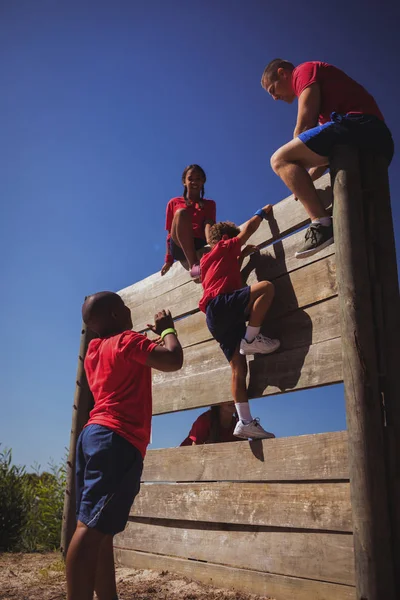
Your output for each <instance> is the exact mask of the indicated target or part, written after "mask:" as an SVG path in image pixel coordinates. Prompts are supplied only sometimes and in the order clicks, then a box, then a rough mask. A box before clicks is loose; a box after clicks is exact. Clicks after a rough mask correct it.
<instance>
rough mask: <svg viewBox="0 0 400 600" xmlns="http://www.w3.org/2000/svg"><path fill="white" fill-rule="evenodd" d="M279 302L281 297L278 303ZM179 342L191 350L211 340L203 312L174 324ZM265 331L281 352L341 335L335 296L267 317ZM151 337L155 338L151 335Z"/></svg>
mask: <svg viewBox="0 0 400 600" xmlns="http://www.w3.org/2000/svg"><path fill="white" fill-rule="evenodd" d="M276 301H277V302H279V300H278V298H277V300H276ZM175 328H176V330H177V332H178V335H179V341H180V343H181V344H182V347H183V348H188V347H190V346H194V345H196V344H200V343H202V342H206V341H209V340H211V339H213V338H212V336H211V333H210V332H209V330H208V327H207V324H206V318H205V315H204V314H203V313H202V312H197V313H194V314H193V315H190V316H188V317H185V318H184V319H181V320H180V321H177V322H176V323H175ZM262 332H263V333H265V334H267V335H270V336H271V337H277V338H279V340H280V342H281V349H282V350H291V349H292V348H299V347H301V346H306V345H310V344H317V343H319V342H323V341H325V340H330V339H332V338H335V337H339V336H340V323H339V306H338V299H337V296H336V297H332V298H329V299H328V300H326V301H323V302H319V303H318V304H315V305H313V306H310V307H307V308H304V309H298V310H295V311H294V312H291V313H289V314H284V315H281V316H280V317H274V316H273V315H272V316H271V317H270V318H267V319H266V321H265V324H264V326H263V328H262ZM149 337H150V338H152V337H154V336H153V334H149Z"/></svg>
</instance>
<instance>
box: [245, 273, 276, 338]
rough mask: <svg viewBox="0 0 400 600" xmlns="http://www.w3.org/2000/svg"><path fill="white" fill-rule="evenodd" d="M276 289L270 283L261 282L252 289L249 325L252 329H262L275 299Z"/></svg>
mask: <svg viewBox="0 0 400 600" xmlns="http://www.w3.org/2000/svg"><path fill="white" fill-rule="evenodd" d="M274 294H275V288H274V285H273V283H271V282H270V281H260V282H259V283H255V284H254V285H252V286H251V288H250V302H249V306H248V309H249V310H250V319H249V325H251V326H252V327H261V325H262V324H263V321H264V319H265V316H266V314H267V312H268V310H269V308H270V306H271V304H272V300H273V299H274Z"/></svg>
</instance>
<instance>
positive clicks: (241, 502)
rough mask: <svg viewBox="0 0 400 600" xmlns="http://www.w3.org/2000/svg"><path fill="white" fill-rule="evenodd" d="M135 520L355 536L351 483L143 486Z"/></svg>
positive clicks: (151, 484)
mask: <svg viewBox="0 0 400 600" xmlns="http://www.w3.org/2000/svg"><path fill="white" fill-rule="evenodd" d="M227 507H229V510H227ZM130 514H131V516H133V517H153V518H159V519H177V520H181V519H183V520H187V521H209V522H212V523H233V524H238V523H241V524H244V525H264V526H269V527H293V528H297V529H323V530H329V531H351V506H350V495H349V484H348V483H322V484H321V483H220V482H216V483H175V484H173V483H149V484H146V483H144V484H142V487H141V491H140V493H139V495H138V496H137V498H136V499H135V503H134V505H133V506H132V509H131V512H130Z"/></svg>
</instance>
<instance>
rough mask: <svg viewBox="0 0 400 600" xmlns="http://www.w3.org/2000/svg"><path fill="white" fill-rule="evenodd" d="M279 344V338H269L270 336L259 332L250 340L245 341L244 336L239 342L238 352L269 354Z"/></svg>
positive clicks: (276, 348)
mask: <svg viewBox="0 0 400 600" xmlns="http://www.w3.org/2000/svg"><path fill="white" fill-rule="evenodd" d="M280 345H281V343H280V341H279V340H271V338H269V337H267V336H265V335H262V334H261V333H259V334H258V335H256V337H255V338H254V340H253V341H252V342H247V341H246V340H245V339H244V338H243V339H242V341H241V342H240V350H239V352H240V354H244V355H246V354H271V352H275V350H278V348H279V346H280Z"/></svg>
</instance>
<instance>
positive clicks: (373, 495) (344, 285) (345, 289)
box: [331, 146, 398, 600]
mask: <svg viewBox="0 0 400 600" xmlns="http://www.w3.org/2000/svg"><path fill="white" fill-rule="evenodd" d="M331 172H332V181H333V188H334V194H335V206H334V226H335V237H336V250H337V252H336V257H337V265H338V287H339V291H340V294H339V301H340V320H341V329H342V347H343V379H344V386H345V398H346V417H347V427H348V434H349V471H350V482H351V494H352V507H353V524H354V547H355V564H356V588H357V594H358V596H359V597H360V598H368V600H381V599H382V598H385V600H394V598H396V597H398V595H397V594H396V590H395V581H394V563H393V556H392V548H391V528H390V519H389V512H388V503H389V500H388V493H387V474H386V472H385V450H384V437H383V428H384V420H385V415H384V400H383V398H382V392H383V390H382V389H381V388H380V375H381V374H380V372H379V366H378V356H377V350H378V344H377V337H376V334H375V331H374V326H375V321H376V314H374V310H373V306H372V281H371V280H370V277H371V264H369V260H368V257H369V246H370V243H371V240H370V239H369V237H368V234H367V230H366V221H365V217H366V212H365V211H366V202H368V199H366V198H363V194H362V185H361V181H360V171H359V161H358V152H357V150H356V149H354V148H350V147H346V146H337V147H335V152H334V156H333V157H332V161H331ZM374 227H375V224H374ZM397 400H398V399H397ZM397 550H398V549H397Z"/></svg>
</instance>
